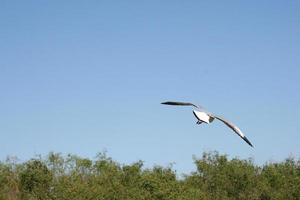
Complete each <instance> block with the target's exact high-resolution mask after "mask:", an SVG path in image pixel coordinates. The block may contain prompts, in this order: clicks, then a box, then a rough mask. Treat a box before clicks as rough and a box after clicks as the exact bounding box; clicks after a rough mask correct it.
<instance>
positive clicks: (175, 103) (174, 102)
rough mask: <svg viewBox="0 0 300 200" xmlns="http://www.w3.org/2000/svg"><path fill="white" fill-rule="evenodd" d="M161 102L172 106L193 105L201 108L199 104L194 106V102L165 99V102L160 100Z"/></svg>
mask: <svg viewBox="0 0 300 200" xmlns="http://www.w3.org/2000/svg"><path fill="white" fill-rule="evenodd" d="M161 104H165V105H172V106H194V107H196V108H201V106H196V105H195V104H192V103H188V102H176V101H166V102H162V103H161Z"/></svg>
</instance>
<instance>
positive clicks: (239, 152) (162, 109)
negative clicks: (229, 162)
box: [0, 0, 300, 173]
mask: <svg viewBox="0 0 300 200" xmlns="http://www.w3.org/2000/svg"><path fill="white" fill-rule="evenodd" d="M299 10H300V1H226V2H225V1H223V2H220V1H218V2H217V1H173V0H172V1H171V0H170V1H8V0H7V1H5V0H2V1H0V91H1V94H0V136H1V140H0V147H1V151H0V159H1V160H4V159H5V158H6V156H8V155H10V156H17V157H19V158H20V159H21V161H24V160H26V159H29V158H32V157H34V156H35V155H36V154H42V155H46V154H47V153H49V152H50V151H55V152H61V153H64V154H67V153H72V154H78V155H80V156H84V157H89V158H94V156H95V155H96V153H97V152H101V151H107V153H108V155H109V156H111V157H112V158H113V159H114V160H116V161H118V162H121V163H131V162H134V161H137V160H139V159H141V160H143V161H145V165H146V166H148V167H151V166H153V165H154V164H158V165H163V166H167V165H168V164H169V163H175V165H174V169H176V170H178V172H180V173H182V172H185V173H188V172H190V171H191V170H194V169H195V167H194V164H193V160H192V156H193V155H195V156H198V157H200V156H201V155H202V153H203V152H204V151H214V150H216V151H219V152H220V153H222V154H228V155H229V156H230V157H239V158H242V159H244V158H249V157H253V158H254V160H255V162H256V163H258V164H263V163H265V162H267V161H281V160H283V159H284V158H287V157H288V156H291V155H292V156H294V157H295V158H299V157H300V117H299V116H300V108H299V103H300V92H299V87H300V37H299V36H300V26H299V25H300V12H299ZM166 100H177V101H191V102H193V103H195V104H200V105H202V106H204V107H206V108H207V109H208V110H209V111H211V112H213V113H216V114H219V115H222V116H224V117H225V118H227V119H229V120H231V121H232V122H234V123H235V124H236V125H238V126H239V127H240V128H241V130H242V131H243V132H244V133H245V134H246V136H247V137H248V138H249V140H250V141H251V142H252V143H253V145H254V146H255V148H254V149H253V148H251V147H249V146H248V145H247V144H246V143H245V142H244V141H242V140H241V139H240V138H239V137H238V136H237V135H235V134H233V132H232V131H231V130H230V129H229V128H227V127H226V126H225V125H224V124H222V123H221V122H214V123H212V124H210V125H201V126H197V125H196V124H195V123H196V120H195V118H194V116H193V114H192V108H188V107H186V108H182V107H171V106H163V105H161V104H160V102H162V101H166Z"/></svg>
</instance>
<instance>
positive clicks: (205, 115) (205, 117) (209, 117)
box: [161, 101, 253, 147]
mask: <svg viewBox="0 0 300 200" xmlns="http://www.w3.org/2000/svg"><path fill="white" fill-rule="evenodd" d="M161 104H165V105H172V106H192V107H194V108H196V109H195V110H193V114H194V116H195V117H196V119H197V120H198V121H197V122H196V124H198V125H199V124H202V123H203V122H204V123H206V124H209V123H211V122H213V121H214V119H218V120H220V121H221V122H223V123H224V124H226V125H227V126H228V127H229V128H231V129H232V130H233V131H234V132H235V133H236V134H237V135H238V136H240V137H241V138H242V139H243V140H244V141H245V142H247V144H249V145H250V146H251V147H253V145H252V144H251V142H250V141H249V140H248V138H247V137H246V136H245V135H244V134H243V132H242V131H241V130H240V129H239V128H238V127H237V126H236V125H234V124H233V123H231V122H229V121H228V120H226V119H224V118H223V117H220V116H216V115H214V114H212V113H210V112H207V111H206V110H205V109H204V108H203V107H202V106H196V105H195V104H192V103H188V102H175V101H166V102H162V103H161Z"/></svg>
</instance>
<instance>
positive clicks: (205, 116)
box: [193, 110, 211, 124]
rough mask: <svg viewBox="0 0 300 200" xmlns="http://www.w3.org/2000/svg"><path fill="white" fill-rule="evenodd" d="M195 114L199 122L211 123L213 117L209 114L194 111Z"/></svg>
mask: <svg viewBox="0 0 300 200" xmlns="http://www.w3.org/2000/svg"><path fill="white" fill-rule="evenodd" d="M193 113H194V115H195V117H196V118H197V119H198V120H199V121H201V122H205V123H207V124H209V123H210V122H211V117H210V116H209V115H208V114H207V113H205V112H201V111H198V110H193Z"/></svg>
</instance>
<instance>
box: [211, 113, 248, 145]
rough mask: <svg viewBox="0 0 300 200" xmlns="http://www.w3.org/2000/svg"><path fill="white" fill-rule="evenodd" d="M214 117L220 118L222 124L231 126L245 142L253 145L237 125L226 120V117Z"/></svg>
mask: <svg viewBox="0 0 300 200" xmlns="http://www.w3.org/2000/svg"><path fill="white" fill-rule="evenodd" d="M214 118H216V119H218V120H220V121H221V122H223V123H224V124H226V125H227V126H228V127H229V128H231V129H232V130H233V131H234V132H235V133H236V134H238V135H239V136H240V137H241V138H242V139H243V140H244V141H245V142H247V144H249V145H250V146H251V147H253V145H252V144H251V142H250V141H249V140H248V138H247V137H246V136H245V135H244V134H243V133H242V131H241V130H240V129H239V127H237V126H236V125H234V124H233V123H231V122H229V121H227V120H226V119H224V118H222V117H219V116H214Z"/></svg>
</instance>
